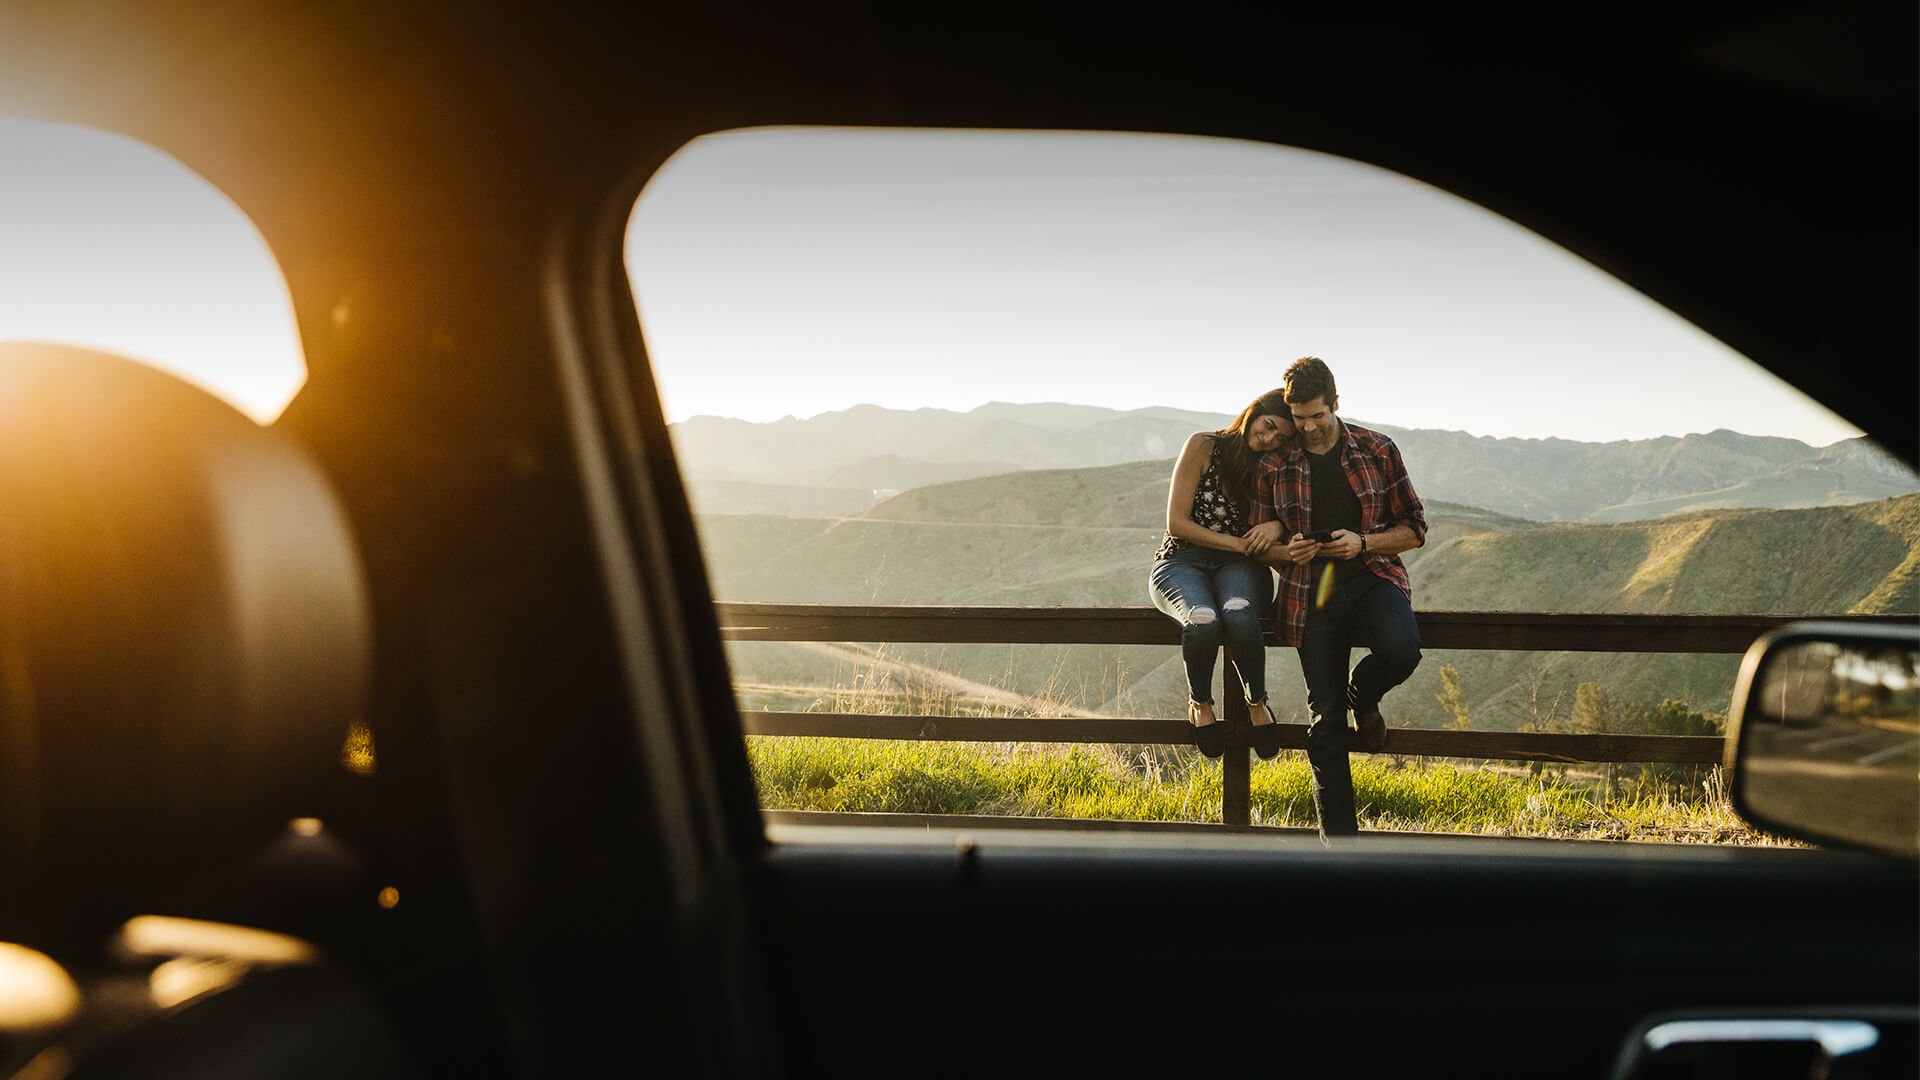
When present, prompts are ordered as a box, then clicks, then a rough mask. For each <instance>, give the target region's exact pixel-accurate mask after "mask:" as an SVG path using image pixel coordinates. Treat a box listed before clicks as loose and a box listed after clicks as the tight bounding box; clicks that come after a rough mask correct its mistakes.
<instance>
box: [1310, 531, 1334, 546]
mask: <svg viewBox="0 0 1920 1080" xmlns="http://www.w3.org/2000/svg"><path fill="white" fill-rule="evenodd" d="M1305 536H1306V538H1307V539H1309V540H1316V541H1319V542H1320V543H1322V544H1330V543H1332V542H1333V530H1332V529H1315V530H1313V531H1312V532H1310V533H1306V534H1305Z"/></svg>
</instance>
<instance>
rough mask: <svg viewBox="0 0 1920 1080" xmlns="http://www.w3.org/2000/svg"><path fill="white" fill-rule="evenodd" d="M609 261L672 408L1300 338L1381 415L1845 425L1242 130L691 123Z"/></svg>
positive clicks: (1571, 273) (1484, 227)
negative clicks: (622, 252) (615, 265)
mask: <svg viewBox="0 0 1920 1080" xmlns="http://www.w3.org/2000/svg"><path fill="white" fill-rule="evenodd" d="M627 259H628V268H629V272H630V273H631V274H632V276H633V279H634V287H635V294H636V302H637V304H638V305H639V307H640V310H641V316H642V318H641V321H642V325H643V327H644V329H645V333H646V336H647V341H648V347H649V352H650V354H651V357H652V361H653V364H654V370H655V376H656V378H657V380H658V382H659V384H660V387H661V392H662V396H663V398H664V400H665V402H666V405H667V409H668V412H669V416H670V418H671V419H675V420H679V419H684V418H686V417H688V416H691V415H696V414H701V413H714V414H720V415H728V416H739V417H744V418H747V419H753V420H770V419H776V418H778V417H780V416H782V415H786V414H793V415H797V416H809V415H812V414H815V413H819V412H823V411H827V410H832V409H839V408H845V407H846V406H848V405H852V404H856V403H859V402H873V403H877V404H881V405H888V406H894V407H900V408H916V407H921V406H936V407H941V408H949V409H962V410H964V409H968V408H972V407H974V406H976V405H980V404H982V403H984V402H988V401H996V400H998V401H1069V402H1077V403H1085V404H1095V405H1107V406H1112V407H1115V408H1138V407H1142V406H1148V405H1174V406H1179V407H1183V408H1191V409H1200V410H1207V411H1213V412H1231V411H1234V410H1236V409H1237V408H1239V407H1240V406H1241V405H1244V404H1245V403H1246V402H1247V401H1248V400H1250V399H1252V398H1253V397H1254V396H1256V395H1257V394H1259V393H1261V392H1262V391H1265V390H1267V389H1269V388H1271V387H1273V386H1275V385H1278V383H1279V382H1280V377H1281V373H1282V371H1283V370H1284V369H1285V367H1286V365H1287V363H1288V362H1289V361H1291V360H1293V359H1294V358H1296V357H1298V356H1301V355H1306V354H1314V355H1318V356H1321V357H1323V358H1324V359H1326V360H1327V362H1328V363H1329V364H1331V365H1332V367H1333V370H1334V373H1335V375H1336V377H1337V378H1338V379H1339V382H1340V390H1341V406H1342V409H1343V411H1345V412H1349V413H1352V414H1354V415H1356V416H1363V417H1367V418H1369V419H1371V420H1374V421H1378V422H1381V423H1388V424H1394V425H1398V426H1402V427H1416V428H1420V427H1431V428H1454V429H1462V430H1466V431H1469V432H1473V433H1475V434H1481V435H1496V436H1526V437H1546V436H1561V437H1564V438H1570V439H1581V440H1594V441H1604V440H1610V439H1621V438H1645V437H1650V436H1657V435H1682V434H1686V433H1689V432H1696V431H1710V430H1713V429H1715V428H1722V427H1725V428H1733V429H1735V430H1739V431H1744V432H1747V433H1750V434H1757V435H1786V436H1791V437H1793V438H1798V439H1803V440H1805V441H1807V442H1810V443H1813V444H1815V445H1824V444H1826V443H1830V442H1833V441H1834V440H1837V439H1842V438H1848V437H1851V436H1854V435H1857V434H1859V431H1858V430H1857V429H1855V428H1853V427H1852V426H1850V425H1849V424H1847V423H1846V422H1845V421H1843V420H1841V419H1839V418H1838V417H1836V416H1834V415H1833V414H1832V413H1830V412H1828V411H1827V410H1826V409H1825V408H1823V407H1821V406H1820V405H1818V404H1816V403H1814V402H1813V401H1812V400H1811V399H1809V398H1807V397H1805V396H1804V395H1802V394H1800V393H1799V392H1798V391H1796V390H1794V389H1792V388H1791V387H1789V386H1788V385H1787V384H1785V383H1784V382H1781V381H1780V380H1778V379H1776V378H1775V377H1774V376H1772V375H1770V374H1768V373H1767V372H1766V371H1764V370H1763V369H1761V368H1760V367H1759V366H1757V365H1755V364H1753V363H1751V362H1750V361H1748V360H1746V359H1745V358H1743V357H1742V356H1741V355H1740V354H1738V353H1736V352H1734V351H1733V350H1731V349H1729V348H1727V347H1726V346H1725V345H1722V344H1721V343H1720V342H1719V341H1717V340H1716V339H1714V338H1712V337H1710V336H1708V335H1707V334H1706V333H1704V332H1703V331H1701V330H1699V329H1697V328H1695V327H1694V326H1693V325H1692V324H1690V323H1688V322H1686V321H1685V320H1682V319H1681V318H1679V317H1678V316H1676V315H1674V314H1672V313H1671V312H1669V311H1667V310H1666V309H1665V308H1663V307H1661V306H1659V305H1658V304H1656V303H1654V302H1653V301H1651V300H1649V299H1647V298H1646V297H1644V296H1642V295H1641V294H1640V293H1638V292H1635V291H1634V290H1632V289H1629V288H1627V287H1626V286H1624V285H1622V284H1620V283H1619V282H1618V281H1616V280H1615V279H1614V278H1612V277H1611V276H1609V275H1607V274H1605V273H1603V272H1601V271H1599V270H1597V269H1595V268H1594V267H1592V266H1591V265H1589V264H1588V263H1586V262H1585V261H1584V260H1582V259H1580V258H1578V257H1577V256H1574V255H1572V254H1571V253H1569V252H1567V251H1565V250H1563V249H1561V248H1559V247H1557V246H1555V245H1553V244H1551V243H1548V242H1547V241H1545V240H1542V239H1541V238H1540V237H1538V236H1536V235H1535V234H1533V233H1531V232H1529V231H1527V230H1525V229H1522V228H1520V227H1519V226H1517V225H1514V224H1513V223H1511V222H1509V221H1507V220H1506V219H1504V218H1501V217H1499V216H1497V215H1495V214H1492V213H1490V212H1488V211H1485V210H1482V209H1480V208H1479V207H1476V206H1474V205H1472V204H1470V203H1467V202H1465V201H1464V200H1461V199H1459V198H1456V197H1454V196H1452V195H1448V194H1446V193H1444V192H1441V191H1438V190H1437V189H1434V188H1432V187H1429V186H1427V185H1425V184H1422V183H1418V182H1415V181H1412V180H1409V179H1407V178H1405V177H1402V176H1400V175H1398V174H1395V173H1390V172H1387V171H1385V170H1381V169H1377V168H1374V167H1372V166H1368V165H1361V164H1358V163H1355V162H1351V161H1347V160H1345V159H1340V158H1334V157H1329V156H1327V155H1323V154H1318V153H1313V152H1309V151H1303V150H1294V149H1288V148H1281V147H1274V146H1267V145H1262V144H1254V143H1242V142H1233V141H1227V140H1211V139H1199V138H1187V137H1175V136H1141V135H1113V134H1092V133H1086V134H1054V133H1006V132H906V131H844V130H841V131H826V130H817V129H816V130H798V129H763V130H756V131H745V132H733V133H727V134H721V135H711V136H707V137H705V138H703V139H700V140H697V141H696V142H694V143H693V144H692V145H690V146H689V147H687V148H686V149H684V150H682V151H681V152H680V154H679V155H678V156H677V157H675V158H674V159H673V160H672V161H670V162H669V163H668V165H667V166H666V168H665V169H664V170H662V172H661V173H660V174H659V175H658V176H656V177H655V178H654V180H653V181H652V183H651V184H650V185H649V186H648V188H647V190H646V192H645V193H644V194H643V195H642V197H641V200H640V204H639V206H638V208H637V210H636V213H635V215H634V218H633V221H632V224H631V226H630V228H629V232H628V244H627ZM904 452H907V451H904V450H903V453H904Z"/></svg>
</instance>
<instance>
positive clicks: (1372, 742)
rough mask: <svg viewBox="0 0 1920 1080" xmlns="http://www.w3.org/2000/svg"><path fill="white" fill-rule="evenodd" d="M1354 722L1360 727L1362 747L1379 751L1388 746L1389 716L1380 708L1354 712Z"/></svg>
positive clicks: (1370, 750) (1375, 751)
mask: <svg viewBox="0 0 1920 1080" xmlns="http://www.w3.org/2000/svg"><path fill="white" fill-rule="evenodd" d="M1353 724H1354V727H1356V728H1357V729H1359V735H1360V749H1362V750H1366V751H1369V752H1371V753H1379V752H1380V751H1382V750H1385V749H1386V748H1387V718H1386V717H1384V716H1381V715H1380V710H1378V709H1375V710H1373V711H1372V712H1356V713H1354V714H1353Z"/></svg>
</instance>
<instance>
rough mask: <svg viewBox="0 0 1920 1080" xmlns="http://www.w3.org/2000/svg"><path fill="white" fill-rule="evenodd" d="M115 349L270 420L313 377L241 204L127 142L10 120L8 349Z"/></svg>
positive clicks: (1, 140) (1, 190) (1, 205)
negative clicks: (51, 345) (31, 344)
mask: <svg viewBox="0 0 1920 1080" xmlns="http://www.w3.org/2000/svg"><path fill="white" fill-rule="evenodd" d="M6 340H36V341H53V342H61V343H65V344H71V345H82V346H87V347H90V348H97V349H101V350H103V351H107V352H112V353H117V354H119V355H122V356H126V357H128V358H130V359H134V360H140V361H142V362H145V363H149V364H152V365H153V366H154V367H157V368H160V369H162V370H164V371H169V372H172V373H173V374H176V375H178V376H180V377H181V378H184V379H186V380H188V381H189V382H192V383H195V384H196V385H199V386H201V387H202V388H204V389H206V390H208V391H210V392H212V393H214V394H216V395H219V396H220V397H222V398H223V399H225V400H226V401H227V402H228V403H229V404H231V405H233V406H234V407H235V408H237V409H239V410H240V411H241V412H243V413H246V414H247V415H248V416H250V417H252V418H253V419H254V420H255V421H257V422H260V423H269V422H271V421H272V420H273V419H274V418H275V417H277V416H278V415H279V414H280V411H281V410H282V409H283V408H285V407H286V404H287V402H288V401H289V400H291V399H292V397H293V395H294V394H295V393H296V392H297V391H298V390H299V388H300V386H301V384H302V383H303V382H305V380H306V366H305V362H304V360H303V359H302V356H301V351H300V343H299V338H298V335H297V333H296V331H295V327H294V319H293V304H292V301H291V299H290V298H289V296H288V293H287V287H286V282H285V280H284V279H283V278H282V277H281V274H280V268H279V266H278V264H277V263H276V262H275V261H274V258H273V255H272V253H271V252H270V251H269V250H268V249H267V245H266V242H265V241H264V240H263V239H262V238H261V236H260V233H259V231H258V230H257V229H255V228H254V226H253V223H252V222H251V221H249V220H248V219H247V217H246V215H245V214H243V213H241V211H240V209H239V207H237V206H235V205H234V203H233V201H232V200H230V199H228V198H227V197H226V196H225V195H224V194H222V193H221V192H220V191H219V190H218V189H216V188H215V187H213V185H211V184H209V183H208V182H207V181H206V180H205V179H203V178H201V177H200V176H198V175H196V174H195V173H193V172H191V171H190V170H188V169H187V168H186V167H185V166H183V165H181V164H180V163H179V162H178V161H176V160H174V159H173V158H171V157H169V156H168V155H166V154H164V153H162V152H160V151H158V150H156V149H154V148H152V147H150V146H146V145H144V144H142V143H139V142H136V141H134V140H132V139H128V138H125V137H123V136H120V135H111V134H107V133H105V132H99V131H93V130H89V129H86V128H78V127H71V126H67V125H61V124H48V123H41V122H36V121H28V120H14V119H6V118H0V341H6Z"/></svg>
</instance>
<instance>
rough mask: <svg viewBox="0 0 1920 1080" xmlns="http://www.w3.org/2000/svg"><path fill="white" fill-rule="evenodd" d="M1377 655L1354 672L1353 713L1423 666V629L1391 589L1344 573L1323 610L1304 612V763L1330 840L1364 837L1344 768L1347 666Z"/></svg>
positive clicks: (1365, 575) (1373, 704)
mask: <svg viewBox="0 0 1920 1080" xmlns="http://www.w3.org/2000/svg"><path fill="white" fill-rule="evenodd" d="M1358 646H1365V647H1366V648H1368V649H1371V650H1372V651H1371V652H1370V653H1368V655H1367V656H1366V657H1365V658H1364V659H1362V660H1361V661H1360V664H1359V666H1357V667H1355V668H1354V669H1353V675H1352V680H1351V681H1352V687H1353V702H1352V703H1353V707H1354V709H1356V710H1357V711H1360V712H1370V711H1372V710H1374V709H1377V708H1378V707H1379V704H1380V698H1381V697H1382V696H1383V695H1385V694H1386V692H1387V691H1388V690H1391V689H1393V688H1394V687H1396V686H1399V685H1400V684H1401V683H1403V682H1406V681H1407V676H1409V675H1412V674H1413V669H1414V668H1415V667H1418V666H1419V664H1420V626H1419V624H1418V623H1416V622H1414V619H1413V605H1412V604H1410V603H1408V602H1407V597H1406V594H1405V593H1402V592H1401V591H1400V590H1399V589H1398V588H1396V587H1395V586H1394V584H1393V583H1392V582H1390V581H1387V580H1385V579H1384V578H1381V577H1379V576H1377V575H1375V574H1372V573H1369V572H1367V571H1365V570H1362V571H1360V572H1358V573H1354V574H1351V575H1342V577H1341V579H1340V580H1338V581H1337V582H1336V583H1335V584H1334V587H1333V594H1332V596H1331V597H1330V598H1329V599H1328V600H1327V605H1326V606H1325V607H1323V608H1308V609H1307V628H1306V633H1305V636H1303V637H1302V638H1301V640H1300V670H1301V671H1302V672H1303V673H1304V674H1305V675H1306V677H1307V708H1308V710H1309V711H1311V712H1312V714H1313V717H1312V719H1311V720H1310V721H1309V723H1308V725H1307V761H1308V763H1309V764H1311V765H1312V766H1313V806H1314V810H1315V811H1316V812H1318V814H1319V816H1320V832H1321V834H1322V835H1325V836H1351V835H1353V834H1354V833H1357V832H1359V831H1360V825H1359V822H1358V821H1357V820H1356V818H1355V816H1354V809H1353V773H1352V771H1351V770H1349V769H1348V768H1347V705H1348V699H1347V687H1348V681H1349V680H1348V675H1347V663H1348V661H1349V660H1350V659H1351V658H1352V655H1353V653H1352V650H1353V649H1354V648H1355V647H1358Z"/></svg>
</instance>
